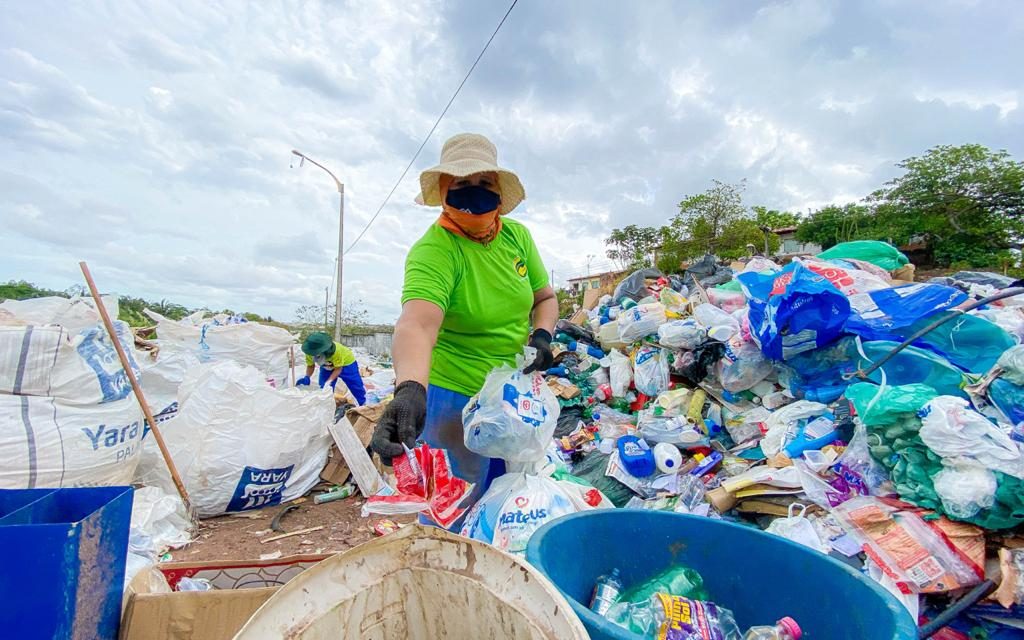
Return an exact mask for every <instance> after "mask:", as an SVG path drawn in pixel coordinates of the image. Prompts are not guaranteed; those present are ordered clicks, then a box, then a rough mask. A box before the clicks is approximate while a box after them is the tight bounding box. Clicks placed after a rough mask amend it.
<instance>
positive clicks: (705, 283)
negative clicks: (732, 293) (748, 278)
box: [683, 253, 734, 294]
mask: <svg viewBox="0 0 1024 640" xmlns="http://www.w3.org/2000/svg"><path fill="white" fill-rule="evenodd" d="M733 277H734V276H733V272H732V269H730V268H729V267H723V266H721V265H719V264H718V258H717V257H715V256H713V255H711V254H710V253H708V254H705V256H704V257H703V258H701V259H700V260H698V261H697V262H695V263H693V264H692V265H690V266H689V268H687V269H686V271H684V272H683V284H685V285H686V286H687V287H693V279H694V278H696V279H697V282H699V283H700V286H702V287H704V288H705V289H707V288H708V287H713V286H715V285H718V284H725V283H726V282H729V281H730V280H732V279H733ZM690 293H691V294H692V293H695V292H694V291H691V292H690Z"/></svg>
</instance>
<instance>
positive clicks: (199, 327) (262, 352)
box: [146, 309, 302, 387]
mask: <svg viewBox="0 0 1024 640" xmlns="http://www.w3.org/2000/svg"><path fill="white" fill-rule="evenodd" d="M146 315H147V316H149V317H150V318H152V319H153V320H155V321H156V323H157V325H156V332H157V336H158V337H159V338H158V339H157V341H156V342H157V344H159V345H160V349H161V351H164V350H167V351H181V350H187V351H190V352H192V354H193V355H195V356H196V357H197V358H199V360H200V361H202V362H216V361H222V360H233V361H235V362H240V363H242V364H247V365H250V366H253V367H256V368H257V369H259V370H260V371H262V372H263V373H264V374H266V377H267V378H270V379H272V380H274V383H275V384H276V385H277V386H278V387H283V386H285V381H286V380H287V379H288V362H289V360H288V353H289V350H291V348H292V346H293V345H294V344H295V336H293V335H292V334H290V333H288V331H286V330H284V329H281V328H280V327H271V326H269V325H264V324H260V323H258V322H235V321H234V320H233V319H232V318H228V317H227V316H224V315H223V314H222V315H218V316H215V317H213V318H209V319H203V318H202V316H201V315H197V314H193V315H191V316H188V317H187V318H184V319H183V320H179V321H175V320H171V319H169V318H165V317H164V316H162V315H160V314H159V313H156V312H154V311H150V310H149V309H146ZM301 356H302V354H301V353H299V352H298V350H296V353H295V357H296V360H301Z"/></svg>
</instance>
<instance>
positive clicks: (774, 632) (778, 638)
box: [743, 617, 803, 640]
mask: <svg viewBox="0 0 1024 640" xmlns="http://www.w3.org/2000/svg"><path fill="white" fill-rule="evenodd" d="M802 635H803V632H802V631H800V625H798V624H797V623H796V620H794V619H793V618H790V617H785V618H783V619H782V620H779V621H778V622H776V623H775V625H774V626H771V627H751V628H750V630H749V631H747V634H746V635H745V636H743V640H800V636H802Z"/></svg>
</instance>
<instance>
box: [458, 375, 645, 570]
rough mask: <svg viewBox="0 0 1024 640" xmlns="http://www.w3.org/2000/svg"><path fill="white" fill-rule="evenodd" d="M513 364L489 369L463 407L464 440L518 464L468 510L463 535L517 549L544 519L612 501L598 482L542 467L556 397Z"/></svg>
mask: <svg viewBox="0 0 1024 640" xmlns="http://www.w3.org/2000/svg"><path fill="white" fill-rule="evenodd" d="M627 363H628V360H627ZM519 364H520V366H519V367H518V368H516V369H513V368H511V367H508V366H503V367H498V368H497V369H494V370H493V371H491V373H490V374H488V376H487V380H486V381H485V382H484V386H483V389H481V391H480V393H478V394H477V395H476V396H474V397H473V398H471V399H470V401H469V403H468V404H467V405H466V408H465V410H464V411H463V413H462V420H463V431H464V435H465V444H466V448H468V449H469V450H470V451H473V452H475V453H478V454H480V455H483V456H487V457H492V458H502V459H504V460H505V461H506V462H508V463H511V464H512V465H514V467H515V468H516V469H518V470H517V471H514V472H512V473H507V474H505V475H503V476H501V477H500V478H498V479H496V480H495V481H494V482H493V483H492V484H491V486H490V488H489V489H488V490H487V491H486V492H485V493H484V495H483V496H482V497H481V498H480V500H479V501H477V503H476V504H475V505H474V506H473V508H472V509H470V511H469V512H468V513H467V515H466V518H465V520H464V521H463V526H462V535H465V536H469V537H473V538H476V539H477V540H483V541H484V542H488V543H491V544H493V545H495V546H497V547H498V548H499V549H502V550H504V551H508V552H509V553H515V554H519V555H522V554H523V553H525V552H526V543H527V541H528V540H529V539H530V536H531V535H533V532H534V531H536V530H537V529H538V528H539V527H540V526H541V525H543V524H545V523H546V522H549V521H550V520H552V519H554V518H557V517H559V516H563V515H566V514H570V513H576V512H577V511H581V510H584V509H594V508H598V507H611V506H612V504H611V502H610V501H609V500H608V499H607V498H606V497H605V496H604V495H603V494H602V493H601V492H600V491H598V490H597V489H594V488H592V487H589V486H581V485H578V484H574V483H571V482H566V481H559V480H555V479H553V478H551V477H550V473H551V470H550V469H548V470H541V467H542V466H543V464H544V462H545V460H546V459H547V449H548V446H549V445H550V444H551V438H552V436H553V434H554V432H555V427H556V426H557V425H558V414H559V406H558V400H557V398H555V395H554V393H552V391H551V389H550V388H549V387H548V385H547V384H546V383H545V382H544V376H543V375H541V374H540V373H531V374H525V373H523V372H522V371H521V368H522V366H521V364H522V363H521V362H520V363H519Z"/></svg>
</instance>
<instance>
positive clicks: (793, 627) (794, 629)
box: [778, 616, 804, 640]
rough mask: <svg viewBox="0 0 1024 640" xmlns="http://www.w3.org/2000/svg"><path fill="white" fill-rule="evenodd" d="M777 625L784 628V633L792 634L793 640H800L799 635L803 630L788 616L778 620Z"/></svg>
mask: <svg viewBox="0 0 1024 640" xmlns="http://www.w3.org/2000/svg"><path fill="white" fill-rule="evenodd" d="M778 625H779V626H780V627H782V628H783V629H785V630H786V633H788V634H789V635H791V636H793V640H800V637H801V636H803V635H804V632H803V631H801V630H800V625H798V624H797V623H796V620H794V619H793V618H790V617H789V616H786V617H785V618H783V619H781V620H779V622H778Z"/></svg>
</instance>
